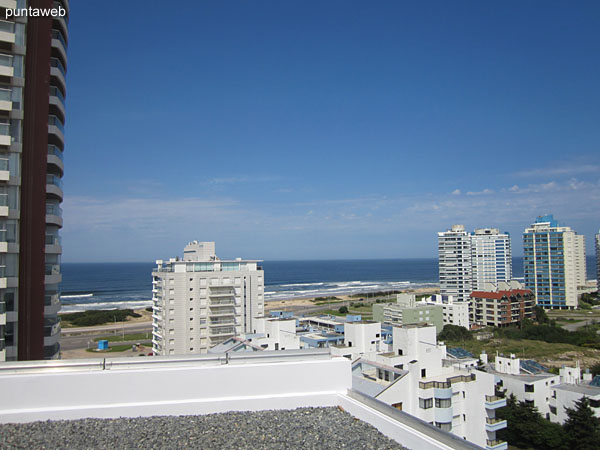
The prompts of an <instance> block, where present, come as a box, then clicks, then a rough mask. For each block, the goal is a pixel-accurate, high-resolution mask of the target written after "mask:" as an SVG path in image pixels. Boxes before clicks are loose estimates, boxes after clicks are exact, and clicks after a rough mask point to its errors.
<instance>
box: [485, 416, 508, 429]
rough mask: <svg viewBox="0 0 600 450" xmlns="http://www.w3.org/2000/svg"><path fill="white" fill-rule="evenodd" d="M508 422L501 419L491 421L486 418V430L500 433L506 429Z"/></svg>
mask: <svg viewBox="0 0 600 450" xmlns="http://www.w3.org/2000/svg"><path fill="white" fill-rule="evenodd" d="M506 426H507V422H506V420H501V419H490V418H489V417H486V419H485V430H486V431H499V430H502V429H504V428H506Z"/></svg>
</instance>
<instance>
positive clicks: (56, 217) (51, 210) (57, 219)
mask: <svg viewBox="0 0 600 450" xmlns="http://www.w3.org/2000/svg"><path fill="white" fill-rule="evenodd" d="M0 208H1V207H0ZM46 223H47V224H49V225H58V226H59V227H62V224H63V220H62V208H61V207H60V206H58V205H56V204H46Z"/></svg>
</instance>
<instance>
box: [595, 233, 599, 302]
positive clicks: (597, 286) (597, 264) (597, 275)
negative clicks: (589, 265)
mask: <svg viewBox="0 0 600 450" xmlns="http://www.w3.org/2000/svg"><path fill="white" fill-rule="evenodd" d="M596 289H598V291H600V230H598V234H597V235H596Z"/></svg>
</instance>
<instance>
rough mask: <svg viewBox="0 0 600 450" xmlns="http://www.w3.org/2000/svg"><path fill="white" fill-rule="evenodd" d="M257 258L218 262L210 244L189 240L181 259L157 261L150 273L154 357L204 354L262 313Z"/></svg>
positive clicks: (247, 329) (246, 327) (244, 329)
mask: <svg viewBox="0 0 600 450" xmlns="http://www.w3.org/2000/svg"><path fill="white" fill-rule="evenodd" d="M258 263H260V261H258V260H242V259H241V258H237V259H235V260H221V259H219V258H218V257H217V256H216V255H215V243H214V242H197V241H194V242H190V243H189V244H188V245H187V246H186V247H185V249H184V257H183V260H180V259H179V258H171V259H170V260H169V261H162V260H158V261H156V264H157V267H156V268H155V269H154V271H153V272H152V300H153V307H152V309H153V312H152V319H153V323H152V326H153V329H152V347H153V351H154V354H156V355H182V354H196V353H207V352H208V349H209V348H211V347H214V346H215V345H217V344H220V343H221V342H223V341H225V340H226V339H229V338H231V337H233V336H236V335H240V334H242V333H251V332H252V330H253V329H254V328H256V327H255V326H254V323H253V321H254V319H255V318H258V317H263V315H264V275H263V270H262V267H260V266H259V265H258Z"/></svg>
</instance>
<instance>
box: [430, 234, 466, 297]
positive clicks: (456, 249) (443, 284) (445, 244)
mask: <svg viewBox="0 0 600 450" xmlns="http://www.w3.org/2000/svg"><path fill="white" fill-rule="evenodd" d="M438 254H439V274H440V294H442V295H451V296H453V297H454V298H455V299H457V300H463V301H468V300H469V295H470V294H471V291H472V290H473V289H472V282H473V280H472V278H473V277H472V272H471V236H470V235H469V233H467V232H466V231H465V227H464V225H452V228H451V229H450V230H447V231H443V232H440V233H438Z"/></svg>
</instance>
